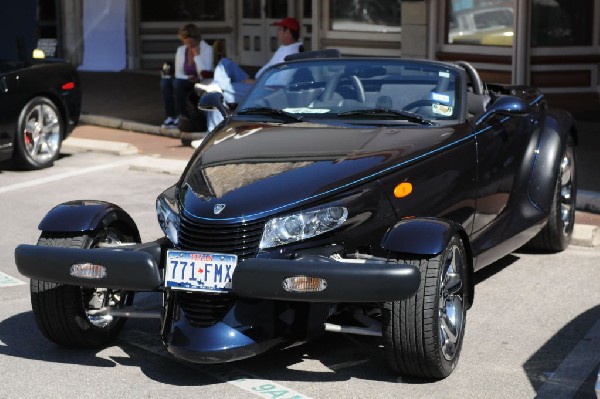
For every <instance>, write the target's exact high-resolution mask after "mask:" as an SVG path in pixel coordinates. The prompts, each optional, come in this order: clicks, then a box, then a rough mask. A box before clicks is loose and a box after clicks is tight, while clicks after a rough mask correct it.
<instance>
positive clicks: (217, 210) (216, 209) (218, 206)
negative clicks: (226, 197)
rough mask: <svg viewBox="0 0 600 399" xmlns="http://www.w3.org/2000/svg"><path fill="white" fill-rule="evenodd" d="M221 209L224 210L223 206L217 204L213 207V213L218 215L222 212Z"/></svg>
mask: <svg viewBox="0 0 600 399" xmlns="http://www.w3.org/2000/svg"><path fill="white" fill-rule="evenodd" d="M223 209H225V204H217V205H215V208H214V209H213V211H214V212H215V215H218V214H219V213H221V212H223Z"/></svg>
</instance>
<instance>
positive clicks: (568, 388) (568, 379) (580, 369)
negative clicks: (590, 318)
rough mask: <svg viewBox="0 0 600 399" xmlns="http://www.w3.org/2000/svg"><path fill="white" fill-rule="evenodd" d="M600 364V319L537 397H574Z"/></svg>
mask: <svg viewBox="0 0 600 399" xmlns="http://www.w3.org/2000/svg"><path fill="white" fill-rule="evenodd" d="M598 364H600V320H598V321H597V322H596V324H594V326H593V327H592V328H591V329H590V331H588V333H587V334H586V336H585V337H584V338H583V339H582V340H581V341H579V343H578V344H577V345H576V346H575V348H574V349H573V350H572V351H571V353H569V355H568V356H567V357H566V358H565V360H563V361H562V363H561V364H560V365H559V366H558V368H557V369H556V371H555V372H554V374H553V375H552V377H551V378H550V379H549V380H548V381H546V382H545V383H544V385H542V386H541V388H540V389H539V390H538V394H537V396H536V398H537V399H546V398H552V399H569V398H572V397H573V396H574V395H575V394H576V393H577V390H578V389H579V388H580V387H581V385H582V384H583V383H584V382H585V380H586V378H587V377H589V375H590V373H592V371H593V370H594V369H595V368H596V367H597V366H598Z"/></svg>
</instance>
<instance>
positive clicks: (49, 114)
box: [14, 96, 66, 170]
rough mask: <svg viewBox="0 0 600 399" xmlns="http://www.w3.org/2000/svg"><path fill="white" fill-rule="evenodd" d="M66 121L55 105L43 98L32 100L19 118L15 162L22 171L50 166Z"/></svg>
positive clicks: (55, 156) (61, 138) (56, 153)
mask: <svg viewBox="0 0 600 399" xmlns="http://www.w3.org/2000/svg"><path fill="white" fill-rule="evenodd" d="M65 126H66V125H65V121H64V118H63V116H62V114H61V113H60V111H59V110H58V108H57V107H56V105H55V104H54V103H53V102H52V101H51V100H49V99H48V98H46V97H43V96H39V97H34V98H33V99H31V100H30V101H29V102H28V103H27V104H25V106H24V107H23V109H22V110H21V113H20V115H19V121H18V124H17V133H16V136H15V152H14V161H15V163H16V164H17V166H19V167H21V168H23V169H29V170H32V169H42V168H47V167H49V166H52V164H53V163H54V161H55V160H56V158H58V154H59V152H60V147H61V145H62V140H63V138H64V137H65V130H66V127H65Z"/></svg>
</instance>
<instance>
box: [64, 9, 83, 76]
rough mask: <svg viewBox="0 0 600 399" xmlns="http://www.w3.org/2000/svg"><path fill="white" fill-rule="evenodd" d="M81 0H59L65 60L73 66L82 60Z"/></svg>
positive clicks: (79, 63)
mask: <svg viewBox="0 0 600 399" xmlns="http://www.w3.org/2000/svg"><path fill="white" fill-rule="evenodd" d="M82 4H83V3H82V0H60V14H61V15H60V25H61V27H60V28H61V30H62V45H63V49H64V58H65V61H67V62H70V63H72V64H73V65H75V66H79V65H81V62H82V60H83V18H82V16H83V9H82V8H83V7H82Z"/></svg>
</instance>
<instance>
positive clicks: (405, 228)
mask: <svg viewBox="0 0 600 399" xmlns="http://www.w3.org/2000/svg"><path fill="white" fill-rule="evenodd" d="M456 232H458V233H460V234H461V236H463V237H467V234H466V233H465V232H464V229H463V228H462V227H461V226H460V225H457V224H456V223H452V222H449V221H446V220H441V219H435V218H427V217H419V218H408V219H402V220H401V221H399V222H398V223H396V225H395V226H394V227H392V228H391V229H389V230H388V231H387V232H386V233H385V235H384V236H383V239H382V241H381V246H382V247H383V248H384V249H386V250H388V251H392V252H400V253H406V254H411V255H419V256H435V255H438V254H440V253H441V252H442V251H443V250H444V249H445V248H446V245H448V242H449V241H450V237H452V235H453V234H454V233H456ZM467 245H468V244H467Z"/></svg>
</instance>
